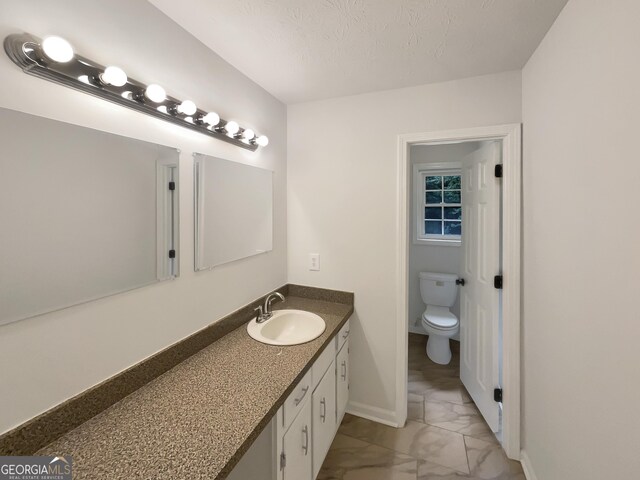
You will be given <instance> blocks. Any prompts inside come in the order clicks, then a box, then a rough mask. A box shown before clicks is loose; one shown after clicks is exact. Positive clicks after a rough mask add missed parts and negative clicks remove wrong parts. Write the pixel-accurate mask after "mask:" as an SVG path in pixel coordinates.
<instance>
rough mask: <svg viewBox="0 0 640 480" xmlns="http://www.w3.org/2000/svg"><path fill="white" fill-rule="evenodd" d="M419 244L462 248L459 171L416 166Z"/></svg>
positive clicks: (426, 165)
mask: <svg viewBox="0 0 640 480" xmlns="http://www.w3.org/2000/svg"><path fill="white" fill-rule="evenodd" d="M414 174H415V177H416V183H415V185H416V189H415V190H416V192H415V194H416V202H415V205H416V227H417V228H416V234H417V235H416V239H415V240H416V243H437V244H451V245H459V244H460V241H461V238H462V237H461V234H462V176H461V171H460V169H459V168H455V169H452V168H448V169H443V168H435V166H433V165H429V164H421V165H416V169H415V172H414Z"/></svg>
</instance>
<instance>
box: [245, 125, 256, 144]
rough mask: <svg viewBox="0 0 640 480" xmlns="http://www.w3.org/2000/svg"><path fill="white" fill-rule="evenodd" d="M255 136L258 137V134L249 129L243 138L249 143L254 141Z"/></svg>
mask: <svg viewBox="0 0 640 480" xmlns="http://www.w3.org/2000/svg"><path fill="white" fill-rule="evenodd" d="M255 136H256V133H255V132H254V131H253V130H251V129H250V128H247V129H246V130H245V131H244V132H242V138H244V139H245V140H247V141H249V140H252V139H253V137H255Z"/></svg>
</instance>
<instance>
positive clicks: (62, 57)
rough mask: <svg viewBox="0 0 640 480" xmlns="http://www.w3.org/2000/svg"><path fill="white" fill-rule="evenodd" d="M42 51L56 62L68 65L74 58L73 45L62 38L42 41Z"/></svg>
mask: <svg viewBox="0 0 640 480" xmlns="http://www.w3.org/2000/svg"><path fill="white" fill-rule="evenodd" d="M42 51H43V52H44V54H45V55H46V56H47V57H49V58H50V59H51V60H53V61H54V62H59V63H67V62H68V61H70V60H71V59H72V58H73V48H72V47H71V44H70V43H69V42H67V41H66V40H65V39H64V38H61V37H47V38H45V39H44V40H43V41H42Z"/></svg>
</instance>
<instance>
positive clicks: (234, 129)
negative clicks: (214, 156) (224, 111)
mask: <svg viewBox="0 0 640 480" xmlns="http://www.w3.org/2000/svg"><path fill="white" fill-rule="evenodd" d="M224 129H225V130H226V131H227V133H229V134H231V135H235V134H236V133H238V130H240V125H238V123H237V122H234V121H233V120H231V121H230V122H227V124H226V125H225V126H224Z"/></svg>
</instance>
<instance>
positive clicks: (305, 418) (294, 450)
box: [275, 321, 349, 480]
mask: <svg viewBox="0 0 640 480" xmlns="http://www.w3.org/2000/svg"><path fill="white" fill-rule="evenodd" d="M348 336H349V321H347V323H346V324H345V325H344V327H343V328H342V329H341V330H340V331H339V332H338V333H337V334H336V336H335V337H334V338H333V339H332V340H331V342H329V344H328V345H327V346H326V347H325V349H324V351H323V352H322V353H321V354H320V356H319V357H318V358H317V360H316V361H315V362H314V364H313V365H312V367H311V368H310V369H309V371H308V372H307V374H306V375H305V376H304V378H303V379H302V380H301V381H300V382H299V383H298V385H296V387H295V388H294V389H293V392H292V393H291V394H290V396H289V397H288V398H287V400H285V402H284V405H283V406H282V407H281V408H280V409H279V410H278V413H277V415H276V428H275V431H276V432H275V437H276V438H275V445H276V463H277V469H276V470H277V471H276V474H275V478H276V480H314V479H315V478H316V477H317V476H318V473H319V472H320V468H321V467H322V463H323V462H324V459H325V457H326V456H327V452H328V451H329V447H330V446H331V443H332V442H333V439H334V437H335V435H336V432H337V430H338V427H339V426H340V422H341V421H342V417H343V416H344V411H345V409H346V406H347V402H348V400H349V373H348V371H349V358H348V357H349V342H348Z"/></svg>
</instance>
